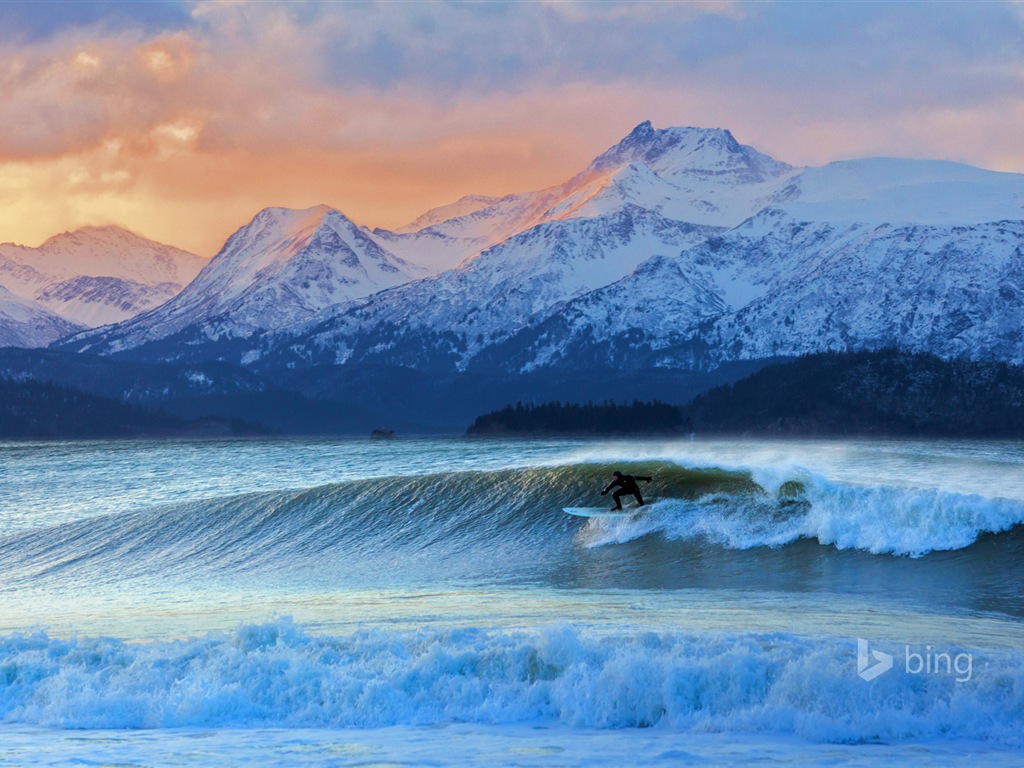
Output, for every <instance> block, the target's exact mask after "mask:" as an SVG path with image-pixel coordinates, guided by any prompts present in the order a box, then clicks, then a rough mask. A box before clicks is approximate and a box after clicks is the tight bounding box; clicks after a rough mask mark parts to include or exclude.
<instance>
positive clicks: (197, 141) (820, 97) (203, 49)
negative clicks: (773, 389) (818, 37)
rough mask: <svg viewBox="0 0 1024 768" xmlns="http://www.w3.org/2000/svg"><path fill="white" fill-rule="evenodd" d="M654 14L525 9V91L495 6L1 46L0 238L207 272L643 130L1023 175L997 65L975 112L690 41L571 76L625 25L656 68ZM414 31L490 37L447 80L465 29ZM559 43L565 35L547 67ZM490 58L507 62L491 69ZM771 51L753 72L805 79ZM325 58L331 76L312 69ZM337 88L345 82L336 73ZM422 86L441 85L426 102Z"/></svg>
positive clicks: (814, 158) (240, 6)
mask: <svg viewBox="0 0 1024 768" xmlns="http://www.w3.org/2000/svg"><path fill="white" fill-rule="evenodd" d="M671 5H672V4H663V3H653V4H648V5H645V6H643V8H642V9H640V10H643V13H642V14H628V13H624V10H623V9H625V8H632V7H633V6H632V5H622V4H614V3H610V4H604V5H602V6H601V7H600V8H597V6H595V5H594V4H579V3H575V4H569V5H564V4H555V5H553V6H551V5H546V6H543V9H545V12H547V11H548V10H550V15H549V16H547V17H545V18H544V19H542V21H543V22H544V24H543V25H541V26H543V30H544V33H545V35H546V37H545V40H546V42H545V43H544V45H547V46H548V48H549V53H550V55H551V57H552V58H551V61H550V63H549V64H547V65H545V66H543V67H540V68H538V69H536V71H534V70H530V69H529V67H531V66H533V64H532V59H531V58H530V57H529V56H524V57H521V58H516V57H515V56H514V55H513V54H514V53H515V52H516V48H515V45H521V43H520V42H519V41H520V40H527V41H528V42H532V41H531V38H530V36H529V35H530V32H531V31H532V30H533V29H534V27H529V26H524V25H523V21H522V14H521V13H518V12H517V11H518V8H517V7H516V6H511V7H506V8H504V9H502V8H501V7H497V4H495V6H491V5H486V6H485V5H480V6H476V5H472V6H470V5H461V4H460V5H456V6H447V5H442V6H433V5H430V4H427V5H425V6H420V5H416V6H415V7H413V6H407V5H405V4H402V5H401V7H399V6H398V5H395V4H384V5H364V4H351V5H350V4H344V5H339V6H336V8H338V11H337V12H336V13H332V14H327V15H322V16H321V17H319V18H317V19H315V21H314V22H310V23H303V22H302V21H301V20H299V19H297V18H296V15H295V14H296V13H297V12H296V11H295V10H294V6H291V5H289V4H264V3H260V4H248V3H202V4H199V5H197V6H196V8H195V14H194V15H195V19H196V26H195V27H194V28H192V29H189V30H188V31H187V32H181V31H178V32H173V33H163V34H151V35H144V34H142V33H140V32H132V31H127V32H121V33H112V32H103V33H98V32H95V31H90V30H81V29H80V30H72V31H68V32H65V33H62V34H60V35H57V36H54V37H52V38H49V39H47V40H44V41H42V42H37V43H32V44H28V45H21V46H16V45H13V44H10V43H8V44H0V122H2V124H3V125H4V130H3V131H0V240H14V241H19V242H23V243H26V244H36V243H38V242H40V241H41V240H43V239H45V238H46V237H47V236H49V235H51V234H53V233H54V232H56V231H60V230H63V229H69V228H73V227H75V226H79V225H83V224H105V223H117V224H122V225H125V226H128V227H130V228H132V229H135V230H136V231H139V232H140V233H142V234H145V235H147V236H150V237H153V238H155V239H158V240H161V241H164V242H168V243H171V244H174V245H178V246H180V247H184V248H188V249H190V250H193V251H196V252H198V253H201V254H204V255H211V254H212V253H214V252H215V251H216V250H217V248H218V247H219V246H220V245H221V243H222V242H223V241H224V239H225V238H226V237H227V236H228V235H229V234H230V233H231V231H233V230H234V229H235V228H236V227H238V226H240V225H241V224H243V223H244V222H246V221H247V220H248V219H249V218H251V216H252V215H253V214H254V213H255V212H256V211H257V210H259V209H260V208H263V207H265V206H268V205H286V206H295V207H305V206H309V205H314V204H317V203H328V204H330V205H334V206H337V207H338V208H340V209H341V210H343V211H344V212H345V213H347V214H348V215H350V216H351V217H352V218H353V219H355V220H356V221H358V222H360V223H366V224H369V225H379V226H398V225H401V224H404V223H406V222H407V221H409V220H411V219H413V218H415V216H417V215H418V214H420V213H422V212H423V211H424V210H426V209H427V208H429V207H433V206H436V205H442V204H444V203H447V202H450V201H452V200H454V199H456V198H458V197H460V196H462V195H464V194H470V193H479V194H490V195H500V194H506V193H509V192H517V191H525V190H530V189H538V188H542V187H545V186H548V185H551V184H555V183H558V182H560V181H563V180H564V179H566V178H567V177H568V176H570V175H572V174H573V173H575V172H577V171H579V170H581V169H582V168H583V167H584V166H585V165H586V164H587V163H588V162H589V161H590V160H591V159H592V158H593V157H594V156H595V155H597V154H598V153H599V152H601V151H603V150H604V149H605V148H607V147H608V146H610V145H612V144H613V143H615V142H616V141H617V140H618V139H620V138H621V137H622V136H623V135H625V133H627V132H628V131H629V130H630V129H631V128H632V127H633V126H634V125H635V124H636V123H638V122H640V121H641V120H644V119H651V120H652V121H653V122H654V123H655V125H657V126H667V125H704V126H709V127H726V128H730V129H732V130H733V132H734V134H735V135H736V137H737V138H738V139H739V140H740V141H742V142H745V143H748V144H753V145H754V146H756V147H758V148H759V149H761V150H762V151H765V152H767V153H769V154H771V155H773V156H775V157H777V158H779V159H780V160H785V161H787V162H790V163H794V164H820V163H824V162H828V161H830V160H834V159H839V158H845V157H853V156H863V155H870V154H890V155H892V154H901V155H905V156H916V157H922V156H930V157H943V158H949V159H958V160H963V161H966V162H971V163H974V164H977V165H982V166H986V167H993V168H997V169H1001V170H1015V171H1024V150H1022V149H1021V147H1020V142H1019V126H1020V125H1022V124H1024V90H1021V89H1016V90H1015V89H1014V88H1013V87H1010V86H1012V84H1013V83H1014V82H1016V81H1014V80H1013V78H1015V77H1016V78H1018V79H1019V77H1020V75H1019V73H1017V72H1016V71H1015V70H1013V68H1012V67H1009V68H1007V69H1006V71H1002V72H998V73H996V76H997V79H999V78H1002V79H1003V80H1005V81H1006V82H1008V83H1010V86H1005V85H1004V87H1002V89H993V90H992V91H991V93H988V92H984V90H983V89H981V90H976V91H970V94H971V95H970V98H966V97H965V98H963V99H962V100H960V101H957V100H955V99H954V100H952V101H949V100H946V101H942V100H938V101H928V100H927V99H924V98H921V99H917V100H916V101H915V100H905V99H904V98H903V96H904V92H905V90H906V88H907V82H908V81H907V80H906V79H903V80H901V79H900V78H899V77H895V76H894V77H892V78H890V80H891V81H892V82H888V81H885V82H878V78H875V77H874V74H873V73H872V78H874V79H868V80H865V81H864V82H865V84H864V85H863V88H864V89H865V90H863V91H862V92H856V93H855V92H854V91H853V90H851V89H852V88H853V87H854V85H855V83H853V81H849V80H844V81H843V83H844V85H842V87H840V85H838V84H837V82H836V81H835V79H834V78H833V79H831V80H830V79H829V77H827V76H826V77H824V78H823V79H822V80H820V81H814V80H812V79H808V78H796V79H794V80H793V81H792V82H791V80H790V79H789V78H786V77H779V78H777V80H775V81H772V83H771V86H770V87H768V86H766V83H765V80H764V79H763V78H759V77H750V76H748V75H749V73H750V72H751V71H753V70H751V67H754V66H755V65H756V64H758V63H759V62H758V60H757V59H747V58H744V56H745V55H746V54H743V53H741V52H739V51H738V50H737V49H735V46H732V45H731V44H727V43H723V44H722V45H723V47H722V50H721V51H720V52H718V53H717V54H716V56H715V57H714V58H710V54H708V55H705V53H704V52H703V49H701V48H700V46H701V45H710V44H709V43H707V44H706V43H703V42H701V43H700V44H699V45H697V44H695V45H697V48H698V49H699V52H700V55H699V56H698V55H695V56H694V57H693V60H692V61H690V60H689V59H685V58H684V59H681V60H680V61H679V62H676V63H675V64H674V65H673V66H675V69H666V70H665V71H664V72H660V71H659V72H656V73H654V74H652V73H650V72H644V71H632V72H624V73H620V74H616V75H614V76H609V75H607V74H604V75H602V74H600V73H599V72H598V73H595V72H592V71H585V70H583V69H580V68H579V67H578V66H577V65H578V60H582V59H583V53H582V52H586V53H588V55H595V56H598V58H600V55H603V54H602V51H601V46H600V45H597V44H595V46H594V48H593V50H591V49H589V48H586V45H587V44H588V36H592V35H593V34H594V32H595V30H597V31H601V30H604V31H606V32H608V31H609V30H618V29H620V28H622V27H623V25H627V24H634V25H636V24H638V23H640V22H639V21H637V19H638V18H639V19H640V21H643V20H644V18H645V16H644V14H646V15H647V16H648V17H650V19H649V23H650V24H651V25H653V26H652V30H653V31H652V32H651V34H652V35H654V36H655V37H654V39H656V40H657V41H660V42H658V45H659V46H660V47H659V48H658V51H659V53H658V55H657V56H656V57H652V58H653V59H655V60H656V61H657V62H658V63H659V66H660V65H661V63H662V62H670V60H671V56H670V54H671V53H672V46H673V45H676V42H675V40H674V39H673V38H672V37H671V36H669V37H666V36H665V35H663V34H661V28H662V27H664V26H665V25H667V24H669V23H674V14H673V13H671V12H670V11H671ZM423 8H426V9H427V10H426V11H424V10H422V9H423ZM750 8H753V9H754V10H755V11H758V12H763V6H760V5H758V6H745V5H732V4H730V5H727V6H723V5H720V4H717V3H712V4H711V5H707V6H706V5H701V4H694V5H693V6H692V7H690V6H687V13H686V14H685V15H686V16H687V19H690V18H691V17H692V18H697V17H698V16H700V15H701V14H707V13H711V14H713V15H715V20H716V23H717V24H719V25H720V26H721V25H728V24H735V25H739V26H737V27H735V29H736V31H737V32H738V33H739V32H743V30H744V27H743V25H744V24H746V23H747V22H745V21H744V19H743V17H744V14H745V13H746V11H747V10H748V9H750ZM430 9H434V10H435V11H436V10H438V9H440V11H442V12H444V13H447V14H449V15H450V16H451V18H449V19H447V21H449V22H452V23H451V24H450V25H449V26H454V24H455V22H457V21H459V20H460V19H462V18H463V17H464V16H467V15H469V16H472V19H471V20H472V21H473V23H479V22H480V18H481V17H482V16H486V15H488V14H490V15H493V16H495V18H496V20H495V21H494V25H495V28H496V29H497V30H498V32H493V30H492V32H493V34H492V37H491V38H487V39H486V40H485V41H484V43H478V44H477V45H478V48H480V49H481V50H478V51H477V52H476V54H475V55H476V56H477V57H476V58H473V57H472V56H470V58H468V59H467V60H466V61H465V62H462V61H461V60H459V59H458V56H459V55H461V53H460V52H459V51H458V49H457V47H456V44H459V45H465V46H471V45H472V44H474V41H473V38H474V31H475V30H474V29H473V28H466V29H462V30H458V29H456V30H455V31H454V32H449V31H448V29H447V28H445V34H450V35H451V36H452V37H451V39H446V38H443V36H442V34H441V31H440V30H439V28H434V29H431V27H430V23H431V21H432V19H431V17H430V13H431V12H432V11H431V10H430ZM676 21H678V20H676ZM684 22H685V23H689V22H688V21H687V20H684ZM559 23H564V24H567V25H568V27H558V26H557V25H558V24H559ZM645 23H647V22H645ZM679 23H683V22H679ZM750 23H759V20H756V19H755V20H753V21H752V22H750ZM403 24H404V25H405V26H406V27H407V29H405V31H404V33H403V34H410V35H412V34H414V33H415V35H416V37H415V38H414V40H415V46H419V47H420V48H422V49H424V50H425V51H426V52H425V53H423V51H421V52H420V53H421V54H422V55H423V56H424V57H425V58H424V61H425V62H426V63H427V64H424V65H423V68H424V69H425V71H423V72H419V73H418V76H417V77H408V76H404V75H403V73H405V72H408V71H415V69H416V66H417V65H418V61H417V60H415V59H410V60H408V61H407V60H405V59H403V57H409V56H411V55H412V54H411V53H410V52H409V51H408V50H404V49H395V48H394V47H392V46H390V45H389V40H390V38H388V37H387V35H386V34H385V32H386V31H387V30H389V29H391V28H392V27H395V26H398V27H401V26H402V25H403ZM595 24H597V25H600V24H606V25H610V26H608V27H600V26H598V27H595V26H594V25H595ZM502 25H505V26H509V27H511V29H510V30H509V31H508V33H507V34H505V29H504V27H503V26H502ZM517 25H518V26H517ZM717 28H718V27H716V29H717ZM729 29H733V28H732V27H729ZM382 30H383V31H382ZM569 33H572V34H576V35H579V36H581V37H580V38H578V39H576V42H575V43H571V44H570V43H568V42H566V43H564V46H563V38H564V36H565V35H568V34H569ZM659 35H660V36H659ZM505 38H509V39H510V40H512V42H510V43H507V46H508V47H506V48H503V47H502V46H503V45H506V43H505V42H504V40H505ZM410 39H413V38H410ZM609 39H611V38H609ZM453 41H454V42H453ZM641 43H642V41H638V43H637V46H640V45H641ZM446 45H450V46H452V47H451V48H450V49H449V48H446V47H445V46H446ZM415 46H413V44H412V43H410V50H411V48H412V47H415ZM573 46H575V47H573ZM492 47H493V48H495V49H496V50H494V51H492V50H491V48H492ZM563 47H564V48H565V49H564V50H563ZM782 50H784V52H785V55H783V54H779V53H778V52H777V51H776V50H775V49H770V50H769V51H768V53H766V54H764V56H774V57H775V58H771V59H770V60H771V61H772V62H774V65H775V66H778V67H790V68H793V67H798V68H803V69H806V68H807V66H808V64H807V62H806V61H803V60H801V59H800V57H799V56H797V55H796V54H795V53H791V52H790V48H788V47H783V48H782ZM339 51H342V52H348V53H347V58H343V59H342V61H341V63H340V64H339V63H338V62H333V63H332V62H331V61H330V58H331V56H333V55H335V54H337V53H338V52H339ZM353 51H354V53H353ZM552 51H553V52H554V53H551V52H552ZM595 51H596V53H595ZM364 52H366V53H365V57H364V56H363V54H364ZM542 52H543V51H540V52H538V57H539V54H540V53H542ZM371 53H372V55H371ZM636 53H637V56H638V57H641V54H642V53H643V51H641V50H639V48H638V50H637V51H636ZM790 55H791V56H792V57H793V59H792V61H789V60H786V59H785V56H790ZM608 56H609V57H610V56H611V54H610V53H609V54H608ZM364 59H365V60H364ZM492 59H493V60H495V61H497V62H498V64H496V65H495V66H496V67H497V68H498V69H497V70H496V72H495V73H491V75H490V76H491V77H492V78H497V79H498V80H500V77H499V75H502V73H503V72H504V71H505V70H507V71H508V72H510V73H513V74H511V75H509V77H508V78H507V81H501V82H502V83H503V84H502V85H501V86H500V87H498V86H493V85H490V84H489V82H490V81H488V80H487V75H486V73H480V72H478V71H477V70H478V69H479V68H481V67H482V66H483V63H482V62H488V61H490V60H492ZM705 59H707V60H709V61H713V66H711V65H706V64H705V63H704V62H705ZM780 62H781V63H780ZM615 63H616V62H615V61H612V62H611V63H604V62H601V65H602V66H604V67H606V69H615V67H614V66H613V65H614V64H615ZM400 65H401V66H400ZM428 65H429V66H428ZM355 66H363V69H362V70H361V71H360V72H358V73H356V72H355V71H354V70H353V71H352V72H351V74H349V73H350V70H349V68H351V67H355ZM666 66H667V65H666ZM389 67H390V68H392V69H394V72H393V73H392V72H391V70H389ZM403 67H404V69H403ZM430 67H436V68H438V71H439V72H442V70H443V73H444V74H445V75H446V76H447V77H448V78H449V79H450V81H451V82H448V83H447V84H442V85H439V86H438V87H437V88H432V87H431V86H430V85H429V82H431V78H432V77H433V76H434V74H435V73H434V72H433V71H432V70H430ZM560 67H561V68H562V69H559V68H560ZM444 68H447V69H444ZM502 68H504V69H502ZM624 69H628V68H626V67H624ZM835 69H836V65H835V63H834V62H833V70H835ZM521 70H526V74H522V73H521ZM781 71H785V70H784V69H783V70H781ZM801 71H802V70H801ZM515 73H520V74H515ZM969 74H970V73H969ZM438 78H440V74H438ZM460 78H463V79H462V80H460ZM883 80H884V79H883ZM970 82H971V81H969V80H968V81H967V83H968V85H970ZM425 83H427V84H425ZM481 83H483V85H481ZM961 87H962V88H967V86H966V85H962V86H961ZM937 90H938V91H941V89H937ZM1008 94H1009V95H1008ZM905 101H906V103H904V102H905Z"/></svg>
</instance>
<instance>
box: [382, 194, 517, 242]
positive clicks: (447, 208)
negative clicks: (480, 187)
mask: <svg viewBox="0 0 1024 768" xmlns="http://www.w3.org/2000/svg"><path fill="white" fill-rule="evenodd" d="M499 199H500V198H497V197H487V196H486V195H466V196H465V197H461V198H459V199H458V200H456V201H455V202H454V203H449V204H448V205H442V206H441V207H440V208H431V209H430V210H429V211H427V212H426V213H424V214H422V215H421V216H418V217H416V219H415V220H413V221H411V222H409V223H408V224H406V225H405V226H404V227H399V228H398V229H395V230H392V232H394V233H395V234H398V235H408V234H412V233H413V232H419V231H420V230H421V229H426V228H427V227H433V226H435V225H437V224H441V223H442V222H445V221H448V220H450V219H457V218H459V217H460V216H468V215H469V214H471V213H476V212H477V211H479V210H480V209H482V208H487V207H488V206H491V205H494V204H495V203H496V202H498V200H499Z"/></svg>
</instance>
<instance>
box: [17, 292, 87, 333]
mask: <svg viewBox="0 0 1024 768" xmlns="http://www.w3.org/2000/svg"><path fill="white" fill-rule="evenodd" d="M82 327H83V326H81V325H76V324H75V323H72V322H70V321H68V320H65V319H64V318H63V317H60V316H59V315H57V314H55V313H53V312H51V311H49V310H48V309H46V308H44V307H41V306H39V304H37V303H36V302H33V301H30V300H29V299H23V298H22V297H20V296H17V295H16V294H14V293H12V292H11V291H9V290H7V289H6V288H4V287H3V286H2V285H0V347H45V346H46V345H47V344H50V343H51V342H53V341H55V340H57V339H59V338H61V337H62V336H67V335H68V334H70V333H74V332H75V331H78V330H81V329H82Z"/></svg>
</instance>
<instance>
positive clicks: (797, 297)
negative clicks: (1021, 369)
mask: <svg viewBox="0 0 1024 768" xmlns="http://www.w3.org/2000/svg"><path fill="white" fill-rule="evenodd" d="M779 228H783V229H784V230H788V231H789V232H791V233H792V240H791V241H790V242H786V239H785V238H782V237H778V236H772V237H766V236H761V235H758V234H755V235H754V237H753V238H752V239H747V237H746V234H747V233H745V232H743V231H742V230H737V231H736V232H734V233H730V235H731V236H730V237H726V238H723V241H724V243H723V244H722V245H721V246H720V248H719V251H718V254H717V255H718V257H719V258H728V256H729V255H730V254H731V255H733V256H734V257H735V258H736V259H737V260H738V261H743V262H746V263H749V262H750V254H757V255H758V258H763V259H765V260H766V261H768V262H771V261H776V262H779V263H781V262H783V261H786V262H788V265H787V266H788V268H786V269H779V270H777V272H776V274H775V275H774V276H773V277H772V278H771V280H770V288H769V289H768V290H766V291H765V292H764V294H763V295H762V296H760V297H759V298H757V299H756V300H754V301H752V302H750V303H749V304H747V305H746V306H743V307H739V308H737V311H735V312H733V313H729V314H727V315H724V316H723V317H722V318H720V319H719V320H718V321H716V322H715V324H714V326H713V328H712V329H710V331H709V332H708V333H707V334H706V341H707V343H708V344H709V345H710V346H711V347H713V348H715V349H717V350H719V355H720V356H722V357H724V356H728V357H729V358H731V359H739V358H748V359H749V358H758V357H768V356H772V355H790V354H801V353H804V352H811V351H823V350H842V349H851V348H852V349H877V348H881V347H898V348H900V349H904V350H909V351H915V352H931V353H933V354H937V355H939V356H942V357H965V358H971V359H998V360H1004V361H1009V362H1014V363H1022V362H1024V221H1021V220H1020V219H1019V218H1018V219H1017V220H1014V221H996V222H988V223H984V224H977V225H974V226H949V225H922V224H888V223H886V224H878V225H869V226H865V225H858V224H853V225H846V226H844V225H842V224H838V225H837V224H835V223H805V222H800V221H799V220H797V219H794V218H791V217H790V215H789V214H786V216H785V217H784V218H783V219H782V220H781V221H780V222H779V223H778V224H777V225H776V231H778V229H779ZM812 243H813V245H811V244H812ZM801 246H802V247H801ZM784 250H785V251H787V252H788V254H787V253H785V252H783V251H784ZM751 266H752V267H753V268H755V269H756V265H751Z"/></svg>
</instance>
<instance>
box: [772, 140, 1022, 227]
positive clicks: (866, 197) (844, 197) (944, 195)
mask: <svg viewBox="0 0 1024 768" xmlns="http://www.w3.org/2000/svg"><path fill="white" fill-rule="evenodd" d="M787 194H788V196H790V199H791V200H792V202H787V203H785V204H784V205H783V206H782V207H784V208H785V209H786V210H788V211H790V212H792V213H793V214H794V216H796V217H798V218H800V219H802V220H803V221H831V222H836V223H838V222H847V223H850V222H861V223H865V222H873V223H883V222H887V223H892V224H911V223H914V224H930V225H936V226H943V225H952V224H958V225H970V224H984V223H988V222H992V221H1003V220H1009V219H1020V218H1024V175H1022V174H1018V173H998V172H996V171H987V170H984V169H981V168H972V167H971V166H969V165H961V164H960V163H950V162H945V161H939V160H901V159H896V158H877V157H876V158H867V159H864V160H847V161H841V162H835V163H829V164H828V165H825V166H822V167H820V168H806V169H804V170H803V171H801V172H800V174H799V175H798V176H796V177H795V178H794V180H793V185H792V187H791V188H790V189H789V190H788V193H787Z"/></svg>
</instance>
